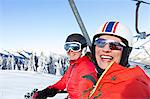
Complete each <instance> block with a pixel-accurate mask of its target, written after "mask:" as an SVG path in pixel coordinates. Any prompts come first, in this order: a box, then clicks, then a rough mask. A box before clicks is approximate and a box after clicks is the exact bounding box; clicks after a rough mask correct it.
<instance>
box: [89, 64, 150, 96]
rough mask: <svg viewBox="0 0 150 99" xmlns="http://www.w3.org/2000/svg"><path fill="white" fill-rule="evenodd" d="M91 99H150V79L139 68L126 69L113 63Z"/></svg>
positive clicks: (92, 93)
mask: <svg viewBox="0 0 150 99" xmlns="http://www.w3.org/2000/svg"><path fill="white" fill-rule="evenodd" d="M89 99H150V78H149V77H148V76H147V75H146V74H145V72H144V71H143V70H142V69H141V68H140V67H139V66H136V67H134V68H125V67H123V66H121V65H119V64H117V63H111V64H110V66H108V67H107V68H106V70H105V71H104V72H103V74H102V75H101V77H100V78H99V80H98V81H97V84H96V87H95V88H94V89H93V90H92V91H91V94H90V98H89Z"/></svg>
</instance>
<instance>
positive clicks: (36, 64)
mask: <svg viewBox="0 0 150 99" xmlns="http://www.w3.org/2000/svg"><path fill="white" fill-rule="evenodd" d="M34 63H35V71H37V68H38V57H37V55H36V53H35V55H34Z"/></svg>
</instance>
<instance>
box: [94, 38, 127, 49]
mask: <svg viewBox="0 0 150 99" xmlns="http://www.w3.org/2000/svg"><path fill="white" fill-rule="evenodd" d="M106 44H109V48H110V49H111V50H121V51H122V50H123V47H124V46H125V44H124V43H123V42H120V43H119V42H116V41H114V40H106V39H102V38H97V39H95V42H94V45H97V46H98V47H100V48H104V47H105V45H106Z"/></svg>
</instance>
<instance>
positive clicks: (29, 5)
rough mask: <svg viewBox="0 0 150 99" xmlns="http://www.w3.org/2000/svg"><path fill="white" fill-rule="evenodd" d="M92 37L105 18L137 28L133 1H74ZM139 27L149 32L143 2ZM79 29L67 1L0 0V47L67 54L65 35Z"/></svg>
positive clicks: (149, 16) (148, 12) (148, 8)
mask: <svg viewBox="0 0 150 99" xmlns="http://www.w3.org/2000/svg"><path fill="white" fill-rule="evenodd" d="M144 1H147V2H150V0H144ZM75 3H76V6H77V8H78V10H79V13H80V16H81V17H82V20H83V22H84V24H85V27H86V29H87V31H88V34H89V36H90V38H92V37H93V35H94V33H95V31H96V29H97V28H98V27H99V25H100V24H102V23H103V22H105V21H109V20H117V21H120V22H122V23H124V24H126V25H128V26H129V27H130V28H131V30H132V32H134V33H135V34H136V31H135V7H136V6H135V4H136V2H134V1H131V0H75ZM139 29H140V31H145V32H147V33H150V6H149V5H146V4H141V6H140V10H139ZM73 32H79V33H81V31H80V28H79V26H78V24H77V22H76V19H75V17H74V15H73V12H72V10H71V8H70V5H69V2H68V0H0V49H6V50H13V51H17V50H29V51H35V52H39V51H44V52H46V53H48V52H55V53H61V54H62V53H64V52H65V51H64V49H63V45H64V42H65V39H66V37H67V36H68V35H69V34H71V33H73Z"/></svg>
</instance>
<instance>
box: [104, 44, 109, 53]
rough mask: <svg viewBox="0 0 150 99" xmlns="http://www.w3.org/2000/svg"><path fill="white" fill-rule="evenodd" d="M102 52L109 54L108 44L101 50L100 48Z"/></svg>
mask: <svg viewBox="0 0 150 99" xmlns="http://www.w3.org/2000/svg"><path fill="white" fill-rule="evenodd" d="M102 50H103V52H106V53H109V52H111V49H110V47H109V44H106V45H105V46H104V47H103V48H102Z"/></svg>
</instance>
